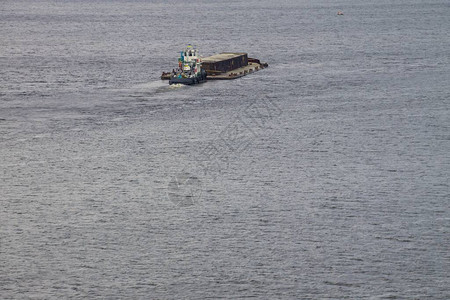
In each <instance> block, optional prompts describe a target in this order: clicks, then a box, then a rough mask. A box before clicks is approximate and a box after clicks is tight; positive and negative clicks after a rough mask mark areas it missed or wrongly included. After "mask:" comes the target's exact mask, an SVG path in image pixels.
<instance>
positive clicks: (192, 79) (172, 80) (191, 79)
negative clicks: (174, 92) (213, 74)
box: [169, 71, 206, 85]
mask: <svg viewBox="0 0 450 300" xmlns="http://www.w3.org/2000/svg"><path fill="white" fill-rule="evenodd" d="M205 81H206V72H204V71H203V72H202V74H201V75H200V76H196V77H186V78H183V77H181V78H180V77H178V76H172V77H171V78H170V80H169V84H184V85H193V84H197V83H202V82H205Z"/></svg>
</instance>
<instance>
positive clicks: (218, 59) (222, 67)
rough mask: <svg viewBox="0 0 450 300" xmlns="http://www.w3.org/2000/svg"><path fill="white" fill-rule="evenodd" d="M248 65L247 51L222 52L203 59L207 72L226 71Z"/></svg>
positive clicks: (203, 65)
mask: <svg viewBox="0 0 450 300" xmlns="http://www.w3.org/2000/svg"><path fill="white" fill-rule="evenodd" d="M247 65H248V56H247V53H228V52H227V53H220V54H216V55H213V56H209V57H205V58H203V59H202V68H203V69H205V70H206V72H207V73H210V74H211V73H225V72H229V71H231V70H234V69H237V68H242V67H245V66H247Z"/></svg>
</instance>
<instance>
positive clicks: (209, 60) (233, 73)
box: [161, 46, 268, 84]
mask: <svg viewBox="0 0 450 300" xmlns="http://www.w3.org/2000/svg"><path fill="white" fill-rule="evenodd" d="M189 51H192V52H191V53H192V55H193V56H189V53H190V52H189ZM194 54H195V56H194ZM186 61H187V62H192V61H194V62H195V64H194V65H189V63H188V65H187V66H186V64H185V62H186ZM195 67H196V68H197V69H195ZM266 67H268V64H267V63H263V62H261V61H260V60H259V59H256V58H250V57H248V55H247V53H241V52H223V53H220V54H216V55H212V56H208V57H203V58H200V57H199V56H198V52H197V50H196V49H194V48H192V46H188V48H186V50H185V51H184V52H183V51H182V52H181V56H180V58H179V59H178V69H176V70H175V69H174V70H172V72H163V73H162V75H161V79H163V80H169V83H170V84H174V83H181V84H193V83H192V82H193V80H192V79H184V80H182V79H183V78H192V77H195V76H199V75H193V74H194V73H195V74H197V73H198V72H200V73H199V74H200V79H201V80H199V82H203V81H204V80H205V78H206V80H229V79H236V78H240V77H242V76H245V75H248V74H251V73H253V72H256V71H259V70H261V69H264V68H266ZM193 68H194V69H193ZM193 70H194V71H195V72H193ZM183 81H184V82H183ZM185 82H187V83H185ZM194 83H198V82H195V80H194Z"/></svg>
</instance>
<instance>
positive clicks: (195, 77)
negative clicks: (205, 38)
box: [169, 45, 206, 85]
mask: <svg viewBox="0 0 450 300" xmlns="http://www.w3.org/2000/svg"><path fill="white" fill-rule="evenodd" d="M205 81H206V71H205V70H203V69H202V63H201V59H200V57H199V55H198V51H197V49H195V48H193V47H192V46H191V45H188V46H187V47H186V49H185V50H184V51H181V53H180V58H178V68H177V69H173V70H172V73H171V75H170V79H169V84H185V85H191V84H197V83H201V82H205Z"/></svg>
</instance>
